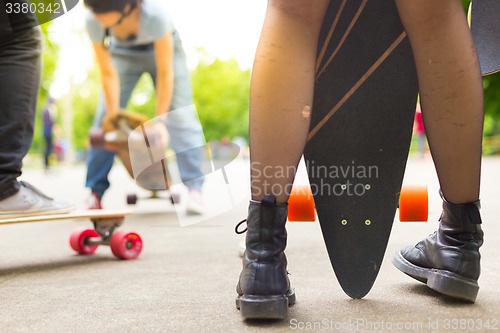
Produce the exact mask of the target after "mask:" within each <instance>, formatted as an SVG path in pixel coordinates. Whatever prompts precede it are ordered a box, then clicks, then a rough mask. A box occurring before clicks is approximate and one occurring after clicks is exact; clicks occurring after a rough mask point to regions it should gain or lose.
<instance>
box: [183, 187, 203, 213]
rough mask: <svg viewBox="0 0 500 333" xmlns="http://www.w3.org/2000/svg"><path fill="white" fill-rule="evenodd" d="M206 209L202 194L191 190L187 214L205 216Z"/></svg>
mask: <svg viewBox="0 0 500 333" xmlns="http://www.w3.org/2000/svg"><path fill="white" fill-rule="evenodd" d="M204 213H205V207H204V205H203V200H202V197H201V192H200V191H198V190H194V189H191V190H189V199H188V202H187V206H186V214H188V215H203V214H204Z"/></svg>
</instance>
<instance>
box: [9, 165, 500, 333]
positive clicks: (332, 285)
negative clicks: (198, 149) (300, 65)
mask: <svg viewBox="0 0 500 333" xmlns="http://www.w3.org/2000/svg"><path fill="white" fill-rule="evenodd" d="M483 166H484V167H483V177H482V191H481V197H482V216H483V221H484V224H483V230H484V231H485V244H484V246H483V247H482V248H481V253H482V257H483V259H482V274H481V278H480V280H479V284H480V287H481V289H480V291H479V295H478V299H477V302H476V303H475V304H468V303H464V302H460V301H455V300H452V299H450V298H446V297H443V296H440V295H438V294H437V293H435V292H433V291H432V290H429V289H428V288H427V287H426V286H425V285H423V284H421V283H419V282H417V281H415V280H413V279H411V278H409V277H407V276H405V275H404V274H402V273H400V272H399V271H398V270H397V269H396V268H395V267H393V265H392V264H391V262H390V259H391V256H392V254H393V253H394V252H395V251H397V250H399V249H400V248H401V247H403V246H405V245H408V244H414V243H416V242H417V241H419V240H420V239H422V238H424V237H426V236H427V235H429V234H430V233H432V232H433V231H434V230H435V229H436V228H437V219H438V218H439V214H440V212H441V208H440V204H441V203H440V199H439V196H438V182H437V178H436V175H435V170H434V166H433V164H432V161H431V160H430V158H416V157H412V158H410V160H409V163H408V168H407V172H406V176H405V182H406V183H425V184H428V187H429V199H430V204H429V205H430V207H429V215H430V221H429V222H427V223H408V222H406V223H402V222H399V221H398V220H397V219H396V220H395V222H394V227H393V232H392V234H391V238H390V241H389V245H388V248H387V252H386V257H385V260H384V262H383V264H382V267H381V270H380V274H379V277H378V279H377V280H376V282H375V284H374V286H373V289H372V291H371V292H370V293H369V294H368V295H367V296H366V297H365V298H364V299H362V300H353V299H350V298H349V297H348V296H347V295H345V294H344V292H343V291H342V289H341V288H340V286H339V284H338V282H337V280H336V278H335V275H334V272H333V270H332V268H331V266H330V263H329V260H328V257H327V253H326V250H325V247H324V244H323V240H322V235H321V231H320V228H319V224H318V223H317V222H315V223H296V222H295V223H289V224H288V233H289V237H288V247H287V250H286V253H287V257H288V260H289V265H288V268H289V271H290V273H291V276H290V278H291V281H292V284H293V285H294V287H295V289H296V294H297V303H296V305H295V306H294V307H292V308H290V312H289V318H287V319H286V320H282V321H243V320H242V319H241V317H240V314H239V313H238V311H237V310H236V308H235V301H234V299H235V296H236V292H235V286H236V282H237V279H238V275H239V272H240V270H241V259H240V258H239V256H238V250H237V249H238V243H239V242H240V240H241V238H242V236H240V235H237V234H235V232H234V227H235V225H236V223H237V222H239V221H240V220H242V219H244V218H246V210H247V203H245V202H244V201H243V202H240V203H238V202H235V203H234V204H235V207H234V208H232V209H230V210H227V211H225V212H223V213H222V214H220V215H217V216H213V217H210V218H207V219H203V220H201V221H197V222H196V223H192V224H190V225H187V224H185V223H184V224H183V223H182V222H183V221H184V218H183V217H182V216H181V215H182V213H179V212H177V211H176V209H175V208H174V206H173V205H172V204H171V203H170V202H169V200H167V199H163V200H145V201H139V203H138V204H137V206H135V207H132V209H134V211H135V213H134V214H133V215H131V216H130V217H128V218H127V219H126V222H125V224H124V225H123V226H122V229H123V230H133V231H136V232H138V233H139V234H140V235H141V236H142V238H143V241H144V250H143V252H142V254H141V256H140V257H139V258H138V259H136V260H131V261H125V260H117V259H115V258H114V257H113V255H112V254H111V251H110V249H109V248H107V247H101V248H99V249H98V250H97V252H96V253H95V254H93V255H90V256H81V255H77V254H75V253H74V252H73V251H72V250H71V248H70V247H69V244H68V243H69V242H68V239H69V234H70V233H71V231H72V229H74V228H75V227H77V226H89V227H91V224H90V223H89V222H88V221H85V220H77V221H58V222H42V223H29V224H17V225H6V226H2V227H1V232H0V249H1V251H0V292H1V296H0V332H96V331H97V332H139V331H140V332H295V331H332V332H351V331H353V332H453V331H456V332H495V331H499V330H500V273H499V270H498V265H499V259H498V258H499V257H500V246H499V244H500V223H499V222H498V221H496V220H497V219H498V217H497V216H499V213H500V205H499V203H500V158H498V157H486V158H484V163H483ZM241 172H242V173H246V169H245V166H244V164H242V165H241ZM22 179H24V180H27V181H29V182H31V183H33V184H35V185H36V186H38V187H39V188H41V189H42V190H44V191H46V192H47V193H49V194H51V195H54V196H61V197H66V198H69V199H72V200H74V201H75V202H77V203H78V204H79V205H80V206H83V203H84V201H85V198H86V197H87V196H88V190H87V189H85V188H84V181H85V167H84V166H83V165H79V166H58V167H55V168H54V169H53V170H52V171H51V172H50V173H48V174H46V173H45V172H44V171H43V170H40V169H36V168H27V169H26V170H25V172H24V174H23V177H22ZM110 180H111V184H112V187H111V189H110V190H109V192H108V193H107V195H106V197H105V199H104V205H105V207H106V208H113V209H120V208H127V205H126V202H125V198H126V194H127V193H133V192H137V193H139V194H140V195H145V194H146V193H145V192H144V191H140V189H138V187H137V186H136V184H135V183H134V182H133V180H131V179H130V178H129V177H128V175H127V174H126V171H125V169H124V168H123V166H121V165H120V164H119V163H116V164H115V166H114V168H113V170H112V172H111V175H110ZM208 196H209V198H207V200H213V197H212V195H208ZM181 224H182V225H184V226H181Z"/></svg>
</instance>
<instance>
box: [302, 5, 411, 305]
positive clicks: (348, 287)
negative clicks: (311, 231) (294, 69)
mask: <svg viewBox="0 0 500 333" xmlns="http://www.w3.org/2000/svg"><path fill="white" fill-rule="evenodd" d="M417 92H418V89H417V77H416V72H415V65H414V60H413V55H412V52H411V48H410V45H409V42H408V40H407V38H406V34H405V33H404V29H403V27H402V24H401V22H400V19H399V15H398V12H397V9H396V7H395V4H394V1H387V0H369V1H367V0H343V1H332V3H331V5H330V8H329V10H328V14H327V18H326V19H325V22H324V25H323V28H322V33H321V37H320V48H319V52H318V65H317V74H316V86H315V96H314V107H313V112H312V118H311V130H310V133H309V138H308V143H307V145H306V150H305V159H306V165H307V167H308V172H309V180H310V182H311V188H312V190H313V194H314V200H315V204H316V209H317V212H318V217H319V220H320V224H321V229H322V231H323V236H324V240H325V243H326V247H327V250H328V254H329V256H330V260H331V262H332V266H333V268H334V271H335V274H336V276H337V278H338V280H339V282H340V284H341V286H342V288H343V289H344V291H345V292H346V293H347V294H348V295H349V296H351V297H353V298H362V297H363V296H365V295H366V294H367V293H368V292H369V291H370V289H371V287H372V285H373V283H374V281H375V278H376V276H377V274H378V271H379V269H380V265H381V263H382V259H383V256H384V253H385V250H386V247H387V242H388V239H389V235H390V232H391V228H392V223H393V220H394V216H395V211H396V208H397V204H398V198H399V193H400V190H401V184H402V180H403V174H404V170H405V167H406V161H407V158H408V152H409V147H410V141H411V133H412V125H413V120H414V116H415V107H416V101H417Z"/></svg>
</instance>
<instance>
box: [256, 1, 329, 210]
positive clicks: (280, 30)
mask: <svg viewBox="0 0 500 333" xmlns="http://www.w3.org/2000/svg"><path fill="white" fill-rule="evenodd" d="M329 3H330V0H269V2H268V8H267V14H266V19H265V23H264V27H263V29H262V34H261V38H260V42H259V46H258V49H257V53H256V56H255V63H254V69H253V74H252V84H251V89H250V147H251V150H250V160H251V162H252V171H251V176H252V199H254V200H261V198H262V197H263V196H264V195H274V196H276V198H277V202H280V203H283V202H286V201H287V200H288V194H287V193H289V190H290V188H291V184H292V182H293V179H294V177H295V172H294V171H295V169H296V167H297V165H298V163H299V160H300V157H301V155H302V152H303V150H304V147H305V143H306V139H307V133H308V130H309V123H310V113H311V110H312V100H313V92H314V74H315V63H316V54H317V47H318V38H319V32H320V29H321V25H322V23H323V20H324V17H325V13H326V10H327V8H328V5H329Z"/></svg>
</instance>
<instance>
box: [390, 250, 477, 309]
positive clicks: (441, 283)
mask: <svg viewBox="0 0 500 333" xmlns="http://www.w3.org/2000/svg"><path fill="white" fill-rule="evenodd" d="M392 263H393V264H394V266H396V268H397V269H399V270H400V271H401V272H403V273H405V274H406V275H409V276H411V277H412V278H414V279H416V280H418V281H420V282H423V283H425V284H427V286H428V287H429V288H431V289H432V290H435V291H437V292H439V293H441V294H444V295H447V296H450V297H453V298H458V299H461V300H464V301H467V302H471V303H474V302H475V301H476V297H477V293H478V291H479V285H478V284H477V281H475V280H472V279H468V278H465V277H463V276H460V275H458V274H455V273H452V272H449V271H445V270H440V269H434V268H422V267H419V266H416V265H414V264H412V263H411V262H409V261H408V260H406V258H405V257H403V255H402V254H401V253H400V252H397V253H395V254H394V256H393V257H392Z"/></svg>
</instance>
